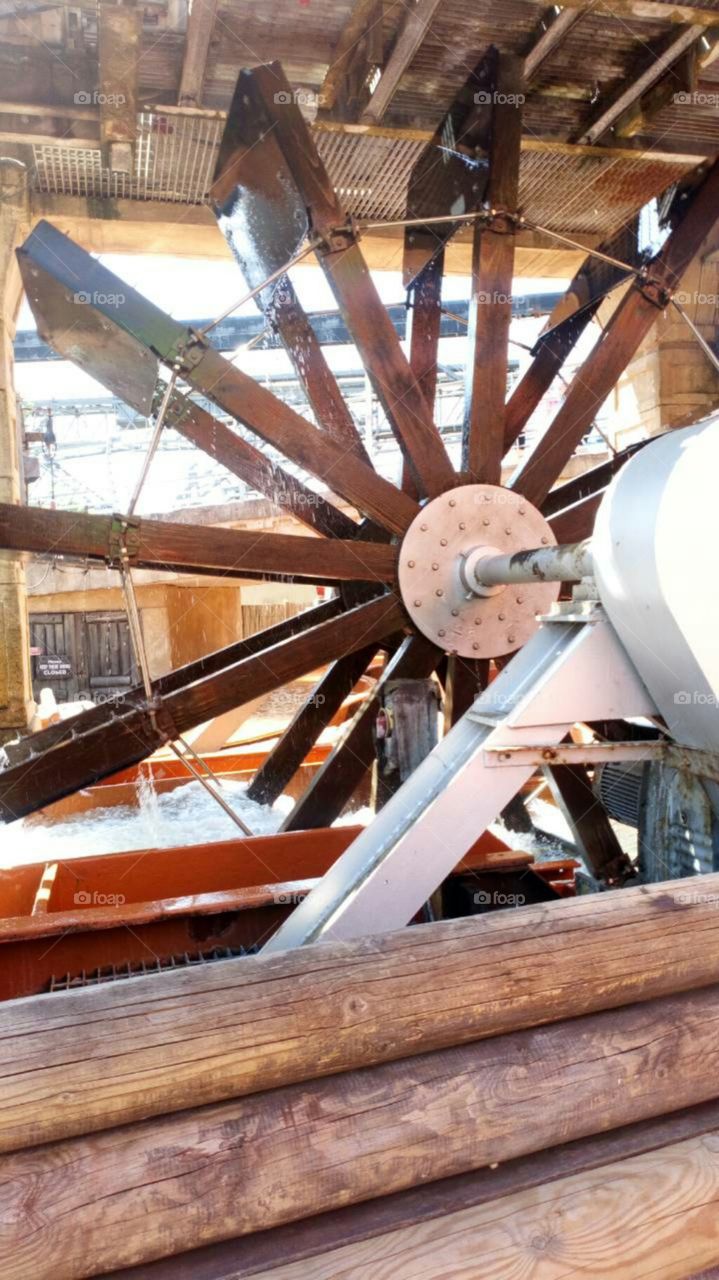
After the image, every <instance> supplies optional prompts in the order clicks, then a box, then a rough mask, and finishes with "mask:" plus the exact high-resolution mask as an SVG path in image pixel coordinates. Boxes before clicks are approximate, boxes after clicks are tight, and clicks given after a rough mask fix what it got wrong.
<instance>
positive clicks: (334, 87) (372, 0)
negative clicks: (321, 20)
mask: <svg viewBox="0 0 719 1280" xmlns="http://www.w3.org/2000/svg"><path fill="white" fill-rule="evenodd" d="M376 10H377V0H354V3H353V5H352V8H351V9H350V11H349V14H348V15H347V18H346V21H345V24H344V26H343V28H342V31H341V32H340V37H339V40H338V41H337V44H336V45H335V47H334V49H333V50H332V61H331V62H330V64H329V66H328V68H327V70H326V72H325V78H324V80H323V81H322V85H321V87H320V91H319V95H318V97H319V105H320V107H321V108H322V109H323V110H324V111H331V110H332V108H333V107H334V105H335V103H336V102H337V98H338V95H339V92H340V89H341V86H342V83H343V81H344V80H345V77H346V75H347V72H348V70H349V68H350V66H351V64H352V55H353V53H354V50H355V48H356V46H357V44H358V43H359V41H360V40H362V38H363V37H364V36H365V34H366V31H367V24H368V22H369V21H370V20H371V19H372V16H373V14H375V12H376ZM380 21H381V18H380Z"/></svg>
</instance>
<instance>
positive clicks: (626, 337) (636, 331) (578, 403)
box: [511, 161, 719, 505]
mask: <svg viewBox="0 0 719 1280" xmlns="http://www.w3.org/2000/svg"><path fill="white" fill-rule="evenodd" d="M718 218H719V162H717V161H715V162H714V164H713V166H712V168H711V169H710V171H709V173H708V174H707V176H706V178H705V179H704V181H703V182H702V184H701V186H700V187H699V188H698V189H697V190H696V191H695V193H694V194H693V196H692V197H691V198H690V200H689V202H688V207H687V209H686V211H685V213H684V216H683V217H682V220H681V222H680V223H679V224H678V226H677V227H676V228H675V230H674V231H673V232H672V233H671V235H670V236H669V238H668V240H667V241H666V242H665V244H664V247H663V248H662V249H661V251H660V252H659V253H658V254H657V255H656V257H655V258H654V259H653V260H652V262H651V263H650V265H649V268H648V273H647V274H648V281H649V283H645V282H644V281H643V280H639V281H637V282H635V284H634V285H633V286H632V288H631V289H630V290H629V292H628V293H627V294H626V296H625V297H624V299H623V300H622V302H621V303H620V305H619V307H618V308H617V310H616V312H615V313H614V315H613V316H612V318H611V320H610V321H609V324H608V325H607V328H606V329H605V331H604V334H603V335H602V338H601V339H600V341H599V342H598V343H597V345H596V346H595V347H594V349H593V351H592V352H591V354H590V355H589V356H588V358H587V360H586V361H585V362H584V364H583V365H582V367H581V369H579V371H578V372H577V373H576V375H575V377H574V379H573V380H572V383H571V385H570V387H569V390H568V392H567V395H566V398H565V400H564V404H563V405H562V407H561V409H560V410H559V412H558V413H557V414H556V416H555V418H554V419H553V421H552V422H551V424H550V426H549V427H548V429H547V431H546V432H545V433H544V435H543V437H542V438H541V440H540V441H539V442H538V444H537V447H536V448H535V449H534V450H533V451H532V453H531V454H530V456H529V457H528V459H527V460H526V462H525V463H524V464H523V465H522V466H521V467H520V469H519V471H518V472H517V474H516V476H515V477H514V478H513V480H512V484H511V488H513V489H517V490H518V491H519V492H520V493H523V494H524V495H525V497H527V498H528V499H529V501H530V502H533V503H535V505H540V504H541V503H542V502H543V500H544V498H545V497H546V495H547V493H548V492H549V490H550V489H551V487H552V485H553V483H554V482H555V481H556V479H557V477H558V476H559V475H560V474H561V472H562V469H563V468H564V466H565V465H566V463H567V461H568V460H569V458H570V457H571V456H572V454H573V452H574V450H575V449H576V447H577V445H578V444H579V442H580V440H581V439H582V436H583V435H584V434H585V432H586V431H587V430H588V429H589V427H590V425H591V423H592V420H593V418H594V416H595V414H596V413H597V411H598V410H599V409H600V408H601V406H602V404H603V403H604V401H605V400H606V398H607V396H608V395H609V392H610V391H611V389H612V387H613V386H614V384H615V383H616V381H617V379H618V378H619V377H620V375H621V374H622V372H623V371H624V369H625V368H626V367H627V365H628V363H629V361H630V360H631V358H632V356H633V355H634V353H635V351H636V350H637V347H638V346H639V344H640V342H641V341H642V339H643V338H644V337H646V335H647V333H648V332H649V330H650V328H651V326H652V324H653V323H654V321H655V320H656V318H657V315H658V310H659V309H661V308H662V307H663V306H665V305H666V300H667V295H668V293H671V290H672V289H674V288H675V287H676V285H677V284H678V282H679V280H680V279H681V276H682V275H683V273H684V271H685V270H686V268H687V267H688V265H689V263H690V262H691V260H692V258H693V257H694V255H695V254H696V253H697V252H698V250H699V248H700V246H701V243H702V241H703V240H704V238H705V237H706V236H707V235H708V233H709V231H711V229H712V227H713V226H714V225H715V223H716V221H717V219H718Z"/></svg>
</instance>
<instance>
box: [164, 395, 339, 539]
mask: <svg viewBox="0 0 719 1280" xmlns="http://www.w3.org/2000/svg"><path fill="white" fill-rule="evenodd" d="M165 422H166V423H167V425H168V426H171V427H174V428H175V430H176V431H179V432H180V435H183V436H185V438H186V439H187V440H191V441H192V443H193V444H196V445H197V447H198V449H202V450H203V452H204V453H207V454H208V455H209V456H210V457H211V458H214V459H215V460H216V461H217V462H220V463H222V466H223V467H227V470H228V471H231V472H232V473H233V475H236V476H239V478H240V479H241V480H244V481H245V483H246V484H248V485H249V486H250V487H251V488H252V489H257V491H258V493H261V494H264V496H265V497H266V498H269V500H270V502H273V503H274V504H275V505H276V506H277V507H279V508H280V510H282V511H286V512H287V513H288V514H289V515H291V516H294V518H295V519H296V520H300V521H301V522H302V524H305V525H308V527H309V528H310V529H314V530H315V532H316V533H321V534H324V535H325V536H326V537H329V538H352V537H355V536H356V534H357V528H358V526H357V525H356V524H355V522H354V520H351V519H350V517H349V516H348V515H346V514H345V512H344V511H340V510H339V508H338V507H335V506H333V504H332V503H331V502H328V501H327V499H326V498H323V497H322V495H321V494H319V493H315V492H314V491H313V490H312V489H309V488H308V487H307V485H304V484H303V483H302V481H301V480H298V479H297V478H296V477H295V476H293V475H291V474H290V472H289V471H286V470H285V469H284V467H281V466H280V465H279V463H277V462H273V461H272V459H271V458H268V456H267V454H266V453H262V452H261V451H260V450H259V449H258V448H257V447H256V446H255V445H253V444H250V442H249V440H244V439H243V438H242V436H240V435H238V434H237V432H236V431H233V430H232V429H231V428H230V427H228V426H227V425H226V424H225V423H224V422H220V421H218V419H217V418H215V417H213V415H212V414H211V413H208V412H207V410H206V409H203V408H202V406H201V405H199V404H197V403H196V402H195V401H194V400H190V398H189V396H183V395H180V394H179V392H175V393H174V395H173V396H172V397H171V399H170V403H169V405H168V408H167V413H166V415H165Z"/></svg>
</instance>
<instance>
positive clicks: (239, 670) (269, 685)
mask: <svg viewBox="0 0 719 1280" xmlns="http://www.w3.org/2000/svg"><path fill="white" fill-rule="evenodd" d="M403 625H404V612H403V610H402V608H401V606H400V604H399V601H398V600H397V598H396V597H395V596H393V595H391V594H388V595H384V596H380V597H379V598H377V599H375V600H372V601H370V602H369V603H367V604H362V605H358V606H357V607H356V608H355V609H350V610H349V611H348V612H346V613H343V614H341V615H340V616H339V617H336V618H332V619H330V620H329V621H328V622H325V623H320V624H319V625H318V626H316V627H312V628H311V629H310V630H308V631H305V632H303V633H302V634H300V635H296V636H294V637H293V638H292V639H289V640H285V641H284V642H282V643H280V644H277V645H274V646H273V647H272V648H271V649H262V650H260V651H259V652H258V653H256V654H253V655H252V656H251V657H248V658H244V659H240V660H239V661H238V662H236V663H234V664H233V665H232V666H229V667H227V666H223V667H222V668H221V669H220V670H219V671H216V672H214V673H212V674H210V675H205V676H203V677H201V678H200V679H198V680H196V681H194V682H193V683H192V684H191V685H187V686H185V685H183V686H181V687H180V688H178V689H173V690H171V691H170V692H167V693H166V694H164V695H163V696H162V697H161V699H160V700H159V701H158V704H157V705H156V706H147V705H145V706H136V705H132V704H131V705H130V706H129V707H127V708H125V706H124V704H123V705H122V706H120V707H119V708H118V711H119V714H117V715H115V716H114V717H113V719H112V721H111V732H109V733H108V724H107V722H106V721H105V720H103V722H102V723H101V724H97V723H96V721H95V719H94V718H93V719H92V720H91V721H90V722H89V723H90V725H91V727H90V728H89V729H87V728H86V726H87V725H88V721H87V720H85V719H84V718H83V716H78V717H77V718H76V720H75V724H74V729H75V735H76V736H75V737H74V738H72V739H70V740H69V741H67V742H65V743H63V745H62V746H61V747H60V746H59V747H56V748H54V749H52V750H50V751H47V752H43V753H42V754H40V755H37V756H35V757H33V759H32V762H31V767H28V765H27V764H22V765H16V766H15V767H13V768H10V769H6V770H5V771H4V773H2V775H1V776H0V818H2V820H3V821H5V822H11V821H12V820H13V819H14V818H17V817H20V816H22V815H23V814H26V813H33V812H35V811H36V810H37V809H40V808H43V806H45V805H47V804H50V803H52V801H53V800H59V799H61V797H62V796H65V795H69V794H70V793H71V792H73V791H76V790H78V789H79V788H80V787H83V786H88V785H90V784H91V783H93V782H96V781H97V780H98V779H100V778H104V777H108V776H109V775H110V774H111V773H116V772H117V771H118V770H119V769H124V768H127V767H128V766H129V765H132V764H137V762H138V761H140V760H143V759H145V757H146V756H148V755H150V754H151V753H152V752H153V751H154V750H156V748H157V747H159V746H161V745H162V744H163V743H164V742H167V741H173V740H174V739H175V738H177V737H178V736H179V735H180V734H182V733H184V732H186V730H187V729H191V728H193V727H194V726H195V725H198V724H203V723H204V722H205V721H206V720H209V719H211V717H212V716H215V715H221V714H222V713H223V712H224V711H230V710H232V709H233V708H234V707H238V706H241V705H242V703H243V702H249V701H250V700H251V699H253V698H258V697H260V696H262V695H263V694H266V693H271V692H272V691H273V690H274V689H279V688H281V687H282V685H284V684H287V683H288V682H289V681H290V680H296V679H297V678H298V677H299V676H301V675H305V674H306V673H307V672H308V671H314V670H315V669H316V668H317V667H319V666H322V665H323V664H324V663H327V662H331V661H333V660H334V659H336V658H337V657H338V655H339V656H341V655H342V654H345V653H351V652H353V651H354V650H355V649H360V648H363V647H364V646H366V645H369V644H371V643H372V642H373V641H376V642H377V643H379V642H380V641H381V640H383V639H385V638H386V637H387V636H390V635H393V634H395V632H397V631H398V630H399V629H401V628H402V626H403ZM84 715H88V716H92V715H93V713H92V712H89V713H84Z"/></svg>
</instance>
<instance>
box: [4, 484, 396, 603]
mask: <svg viewBox="0 0 719 1280" xmlns="http://www.w3.org/2000/svg"><path fill="white" fill-rule="evenodd" d="M122 539H124V541H125V544H126V546H127V552H128V563H129V564H130V565H131V566H134V567H137V568H140V569H152V568H156V569H169V570H174V571H179V572H180V573H192V572H195V571H196V570H198V569H199V570H203V571H205V572H207V571H212V572H214V571H217V572H218V573H221V574H222V575H223V576H229V577H239V578H241V577H244V576H246V574H247V573H251V574H253V575H259V576H264V575H265V574H267V575H269V576H270V577H281V578H282V580H283V581H290V582H291V581H297V582H326V583H329V584H330V585H333V584H334V583H337V582H366V581H369V582H375V583H393V582H394V581H395V578H396V561H397V551H396V548H394V547H391V546H388V545H387V544H386V543H380V542H359V541H344V540H341V539H339V538H334V539H330V540H328V539H324V538H306V537H295V536H294V535H292V534H284V533H270V532H264V531H263V530H256V529H224V528H223V529H218V528H213V527H212V526H202V525H196V524H171V523H170V522H169V521H164V520H143V519H139V518H132V517H123V516H104V515H89V514H87V513H84V512H77V511H47V510H41V509H40V508H37V507H19V506H15V505H13V504H11V503H0V550H5V551H33V552H36V553H40V554H43V555H45V554H51V555H63V556H80V557H83V558H87V559H90V560H99V561H103V562H105V563H111V564H116V563H118V561H119V556H120V550H121V540H122Z"/></svg>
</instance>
